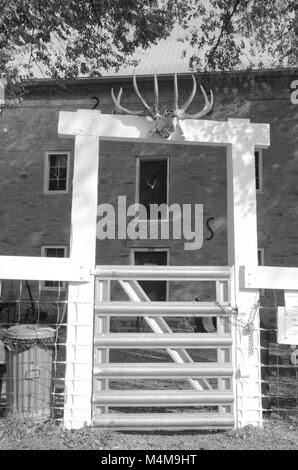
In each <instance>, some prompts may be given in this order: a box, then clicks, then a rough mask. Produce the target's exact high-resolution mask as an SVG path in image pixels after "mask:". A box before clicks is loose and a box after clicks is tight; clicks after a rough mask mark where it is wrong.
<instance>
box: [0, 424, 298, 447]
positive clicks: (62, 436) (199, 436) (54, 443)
mask: <svg viewBox="0 0 298 470" xmlns="http://www.w3.org/2000/svg"><path fill="white" fill-rule="evenodd" d="M297 431H298V425H297V424H292V425H290V424H289V423H286V422H284V421H281V420H270V421H267V422H265V424H264V427H263V428H253V427H251V426H248V427H245V428H243V429H241V430H238V431H198V432H188V431H187V432H175V433H174V432H161V431H155V432H114V431H111V430H108V429H105V430H101V429H98V428H94V427H85V428H82V429H80V430H72V431H68V430H65V429H63V427H61V426H56V425H55V424H54V423H53V422H52V421H48V422H45V423H36V422H34V421H33V420H31V419H29V418H24V417H19V418H13V419H12V418H7V419H3V420H1V421H0V450H109V451H113V450H151V451H154V450H246V449H248V450H270V449H275V450H277V449H278V450H282V449H284V450H297V449H298V435H297Z"/></svg>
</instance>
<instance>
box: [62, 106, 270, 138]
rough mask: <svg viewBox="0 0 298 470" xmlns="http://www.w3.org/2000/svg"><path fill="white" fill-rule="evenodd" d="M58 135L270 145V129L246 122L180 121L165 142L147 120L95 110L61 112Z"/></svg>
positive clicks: (150, 121) (150, 120) (152, 124)
mask: <svg viewBox="0 0 298 470" xmlns="http://www.w3.org/2000/svg"><path fill="white" fill-rule="evenodd" d="M58 133H59V135H60V136H61V137H73V136H75V135H90V136H98V137H99V138H100V139H102V140H123V141H139V142H147V143H148V142H153V143H154V142H155V143H165V142H167V143H169V144H170V143H172V144H187V145H191V144H194V145H200V144H204V145H210V146H216V145H220V146H225V145H227V144H232V143H234V142H237V141H238V140H239V137H241V139H243V140H245V141H247V142H250V144H251V145H257V146H258V147H268V146H269V145H270V142H269V125H268V124H251V123H250V122H249V120H248V119H228V121H207V120H198V119H186V120H181V121H179V124H178V125H177V127H176V130H175V132H174V133H173V134H172V135H171V136H170V137H169V138H168V139H166V140H165V139H162V138H160V137H158V136H157V135H156V134H155V133H154V121H153V120H152V119H151V118H149V117H139V116H126V115H125V116H123V115H116V114H101V113H100V112H99V111H95V110H79V111H77V112H71V111H61V112H60V117H59V125H58Z"/></svg>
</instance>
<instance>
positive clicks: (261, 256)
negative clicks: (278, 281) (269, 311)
mask: <svg viewBox="0 0 298 470" xmlns="http://www.w3.org/2000/svg"><path fill="white" fill-rule="evenodd" d="M258 265H259V266H265V248H258ZM259 292H260V295H265V289H259Z"/></svg>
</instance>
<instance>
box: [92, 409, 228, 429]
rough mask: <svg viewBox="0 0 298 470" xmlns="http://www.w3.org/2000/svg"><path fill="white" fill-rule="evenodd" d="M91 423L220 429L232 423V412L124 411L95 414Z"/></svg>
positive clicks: (163, 427)
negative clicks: (123, 412)
mask: <svg viewBox="0 0 298 470" xmlns="http://www.w3.org/2000/svg"><path fill="white" fill-rule="evenodd" d="M93 425H94V426H99V427H102V428H107V427H109V428H115V429H117V430H128V429H139V430H141V429H146V430H150V429H152V430H154V429H158V430H160V429H166V430H169V429H171V430H176V429H205V428H208V429H212V428H214V429H221V428H226V427H232V426H233V425H234V416H233V415H232V414H219V413H207V414H203V413H125V414H109V415H101V414H100V415H95V416H94V419H93Z"/></svg>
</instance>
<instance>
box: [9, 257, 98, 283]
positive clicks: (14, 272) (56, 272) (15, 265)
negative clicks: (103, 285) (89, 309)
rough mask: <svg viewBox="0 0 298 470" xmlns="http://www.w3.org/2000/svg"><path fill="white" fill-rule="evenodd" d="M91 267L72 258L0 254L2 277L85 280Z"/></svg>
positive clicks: (39, 279)
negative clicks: (88, 267)
mask: <svg viewBox="0 0 298 470" xmlns="http://www.w3.org/2000/svg"><path fill="white" fill-rule="evenodd" d="M89 277H90V269H89V272H88V269H87V268H86V266H83V265H82V264H79V263H75V262H73V261H72V260H71V259H70V258H46V257H44V258H42V257H37V256H36V257H35V256H0V279H16V280H19V279H20V280H22V279H23V280H27V281H30V280H36V281H44V280H47V281H72V282H84V281H85V280H86V279H89Z"/></svg>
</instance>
